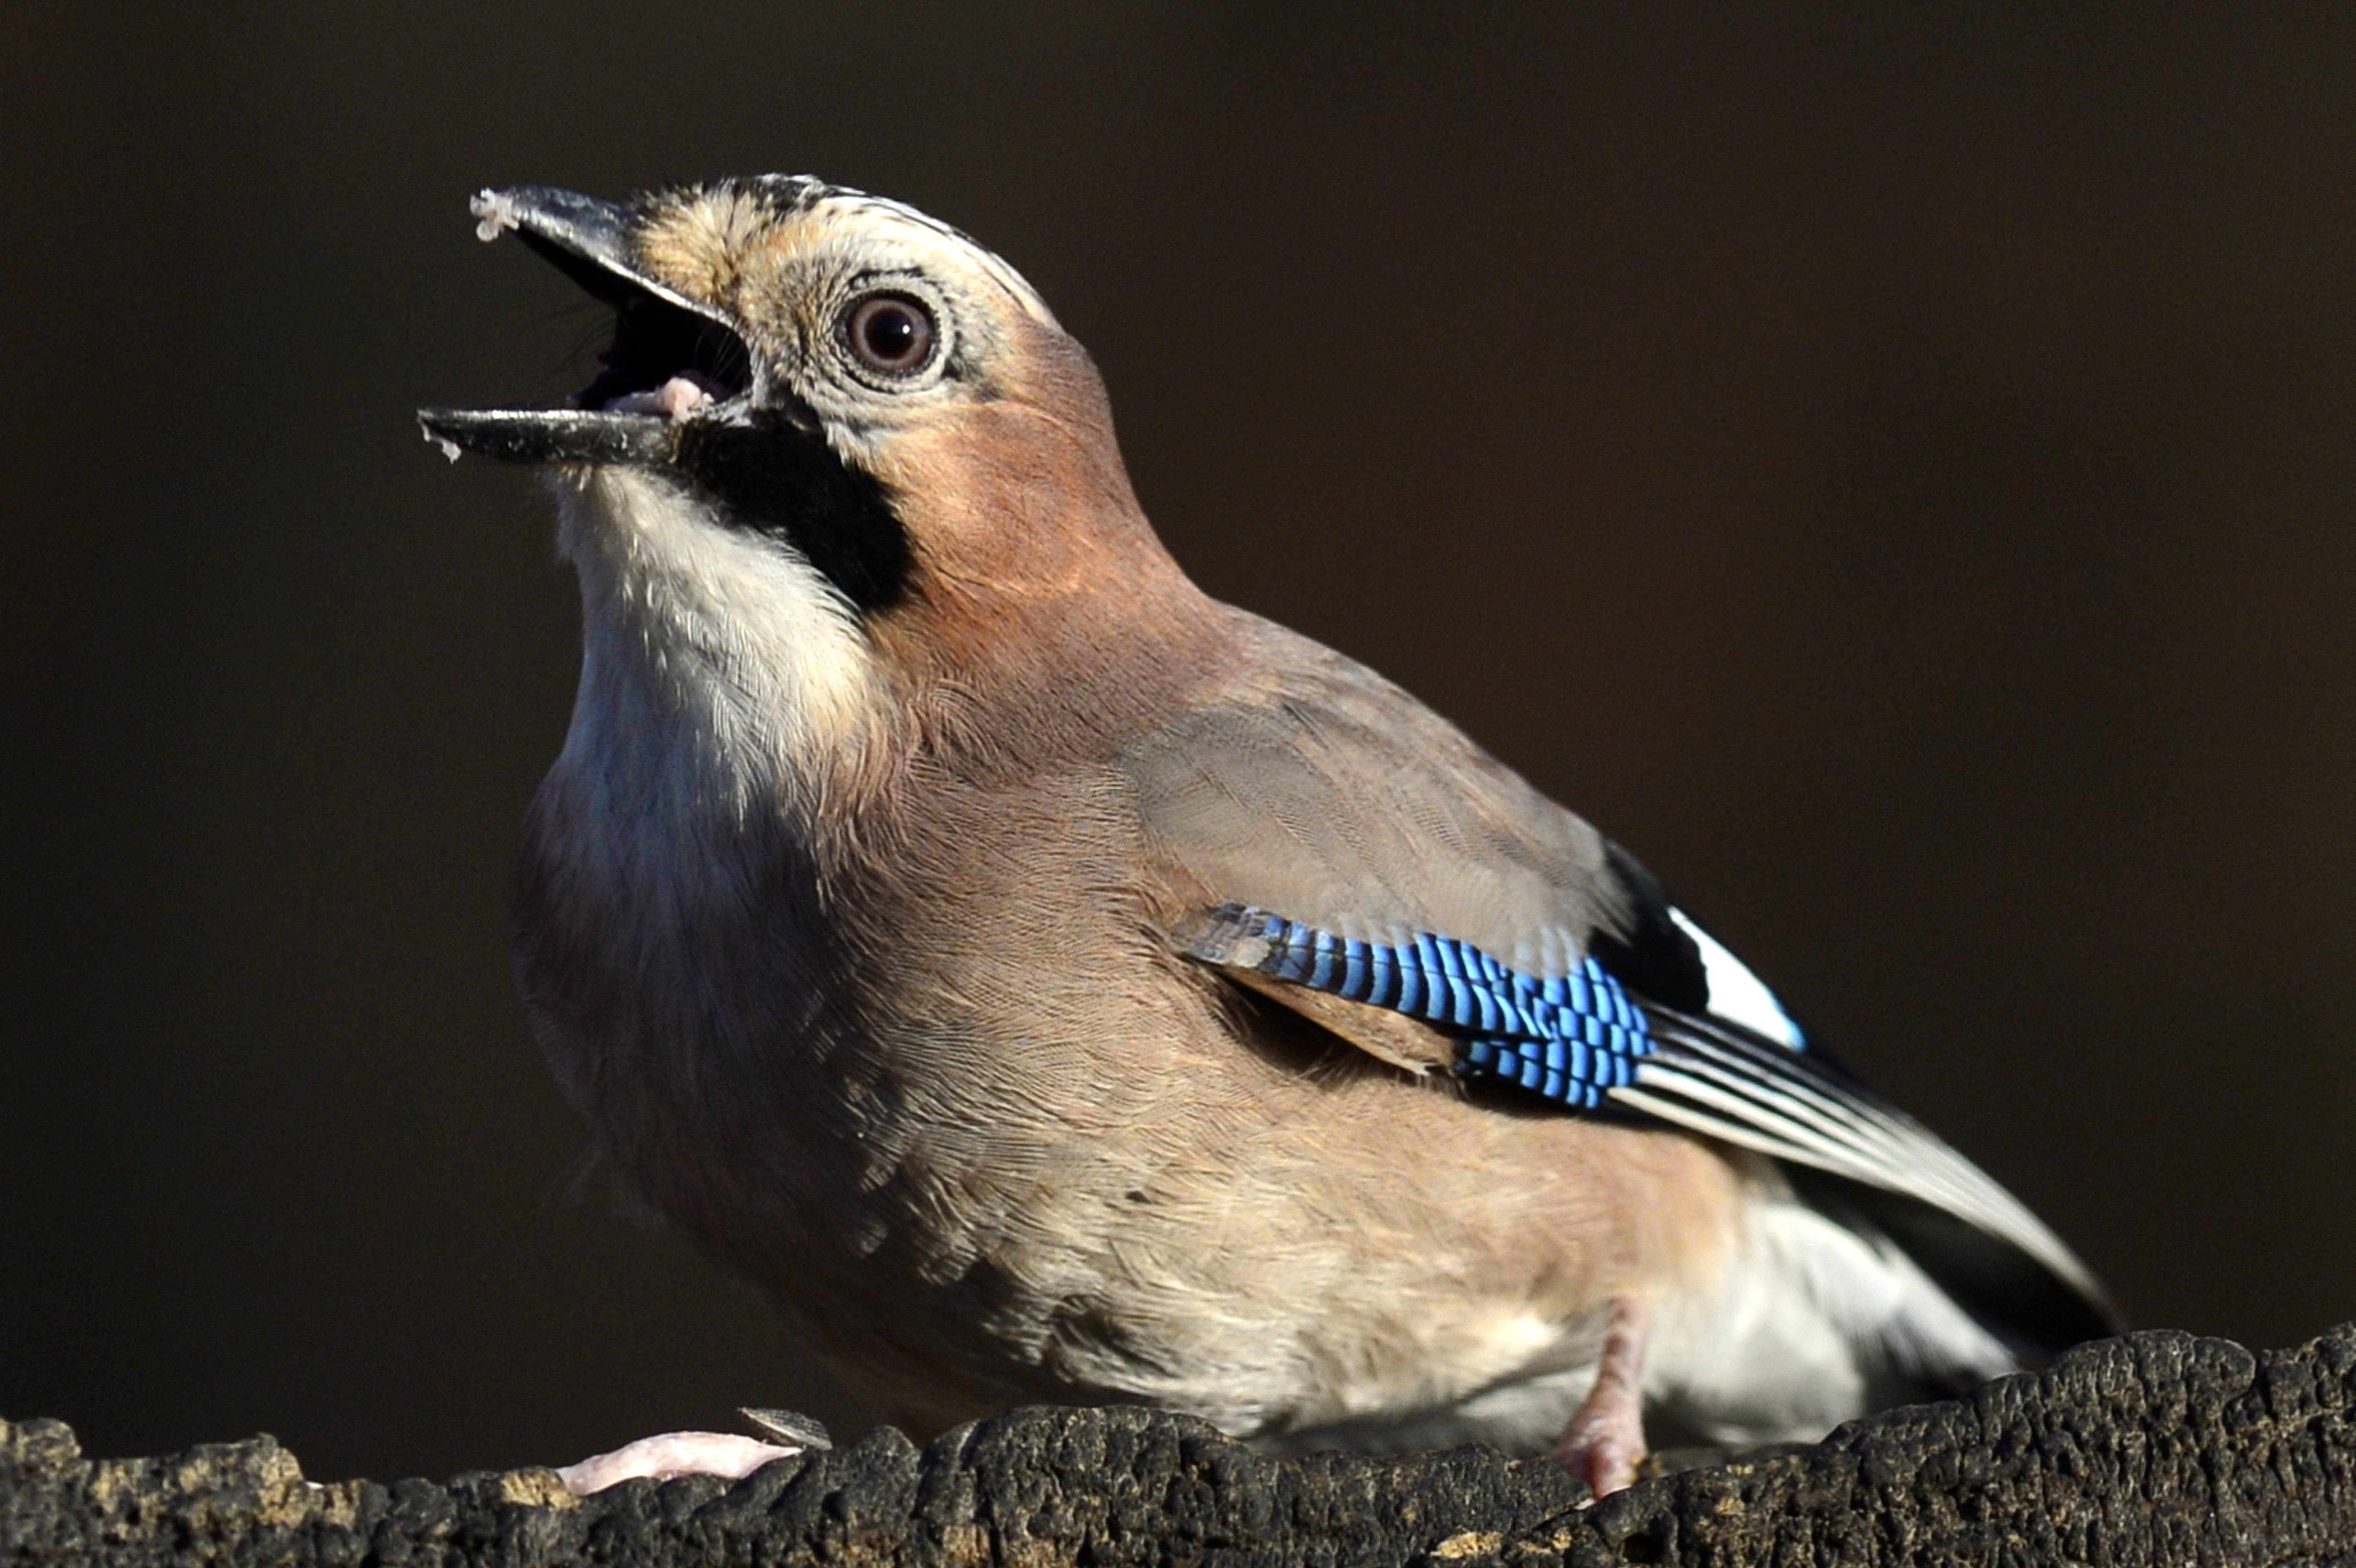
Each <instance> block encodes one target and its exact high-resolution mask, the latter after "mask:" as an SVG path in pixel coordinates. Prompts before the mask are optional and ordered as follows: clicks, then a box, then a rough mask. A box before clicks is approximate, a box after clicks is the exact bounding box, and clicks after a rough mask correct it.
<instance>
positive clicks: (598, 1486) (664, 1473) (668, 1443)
mask: <svg viewBox="0 0 2356 1568" xmlns="http://www.w3.org/2000/svg"><path fill="white" fill-rule="evenodd" d="M801 1451H802V1450H801V1448H800V1446H798V1445H796V1446H793V1447H785V1446H781V1445H777V1444H775V1443H761V1442H756V1441H755V1440H754V1439H753V1438H750V1437H737V1436H733V1435H730V1434H728V1433H725V1432H666V1433H664V1434H663V1435H661V1436H659V1437H641V1438H639V1439H638V1440H637V1442H636V1443H628V1444H625V1445H622V1446H621V1447H619V1448H616V1449H615V1450H614V1451H613V1452H612V1453H611V1454H594V1455H592V1456H589V1457H588V1458H586V1459H584V1460H582V1461H581V1463H579V1464H577V1465H567V1466H565V1467H563V1468H562V1469H560V1470H558V1471H557V1472H556V1475H557V1478H558V1479H559V1480H561V1481H562V1482H563V1483H564V1489H565V1490H566V1491H568V1492H571V1493H572V1494H573V1496H574V1497H576V1498H585V1497H587V1496H588V1495H589V1494H590V1493H591V1492H602V1491H604V1490H605V1488H607V1487H610V1486H614V1485H616V1483H618V1482H622V1481H631V1480H636V1479H637V1478H638V1477H641V1476H652V1477H655V1478H656V1479H657V1480H662V1481H668V1480H669V1479H671V1478H672V1477H676V1476H725V1477H728V1478H729V1479H730V1480H732V1481H733V1480H737V1479H741V1478H742V1477H745V1476H749V1475H751V1474H752V1473H753V1472H754V1471H755V1470H757V1469H759V1468H760V1467H762V1466H764V1465H766V1464H767V1463H769V1462H770V1461H771V1460H772V1459H790V1458H792V1457H793V1456H795V1455H797V1454H798V1453H800V1452H801Z"/></svg>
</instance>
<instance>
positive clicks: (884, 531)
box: [676, 412, 913, 614]
mask: <svg viewBox="0 0 2356 1568" xmlns="http://www.w3.org/2000/svg"><path fill="white" fill-rule="evenodd" d="M676 462H677V464H678V465H679V467H680V469H681V470H682V471H684V472H685V473H686V474H687V475H688V476H689V477H690V478H691V479H692V480H693V481H694V483H695V484H696V485H698V486H699V487H700V488H701V489H702V490H703V491H704V492H705V493H706V494H708V495H709V496H712V499H714V500H715V501H717V502H718V503H719V504H720V506H721V508H722V511H723V518H724V520H725V521H726V522H727V523H728V525H729V526H730V527H732V528H745V529H748V530H751V531H753V532H755V533H762V534H766V535H768V536H770V537H771V538H773V539H780V540H783V541H784V542H785V543H787V544H788V545H790V546H792V547H793V548H794V549H795V550H797V551H798V552H799V553H800V554H801V556H802V557H803V559H805V560H808V561H809V563H810V565H811V566H812V567H813V568H815V569H816V570H817V571H819V573H820V574H821V575H823V576H824V577H825V578H826V580H827V581H830V582H831V583H833V584H834V586H835V587H836V588H837V589H838V590H839V591H841V593H842V596H843V597H844V598H846V599H848V600H850V601H851V604H852V605H853V606H854V607H855V608H856V609H858V611H859V612H860V613H862V614H873V613H876V612H878V611H883V610H888V609H890V608H891V607H892V606H893V605H894V604H897V603H900V602H901V601H902V600H903V599H905V598H906V597H907V594H908V582H909V572H910V569H911V566H912V564H913V563H912V560H911V557H910V553H909V549H908V529H907V527H906V525H905V524H904V523H902V522H901V520H900V516H899V514H898V513H897V512H895V511H894V510H893V508H892V501H891V497H890V496H889V494H888V493H887V492H886V491H885V489H884V487H883V484H882V483H881V482H880V481H878V480H877V479H876V478H875V476H874V475H871V474H867V473H863V472H862V471H861V470H859V469H856V468H852V467H851V466H850V465H849V464H845V463H844V462H843V461H842V459H841V458H840V457H838V456H836V455H835V453H834V452H833V451H832V449H830V447H829V446H828V445H827V444H826V443H825V442H824V441H823V440H821V439H820V438H819V437H818V436H816V435H813V434H809V433H807V432H803V431H801V430H798V429H797V428H796V427H795V426H794V425H793V424H792V423H790V422H789V421H787V420H786V419H785V418H784V417H783V416H781V415H778V414H775V413H766V412H764V413H760V414H756V415H755V416H754V419H753V421H751V422H750V423H746V424H723V423H720V422H716V421H714V422H709V423H707V422H705V421H700V420H690V421H685V422H684V423H682V424H681V425H680V432H679V452H678V456H677V458H676Z"/></svg>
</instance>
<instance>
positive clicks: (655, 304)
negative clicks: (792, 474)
mask: <svg viewBox="0 0 2356 1568" xmlns="http://www.w3.org/2000/svg"><path fill="white" fill-rule="evenodd" d="M469 206H470V207H471V208H472V210H473V212H474V214H475V217H476V219H477V229H476V233H477V235H479V236H480V237H481V238H482V239H485V240H496V239H498V237H499V236H500V235H501V234H504V233H507V232H509V230H513V231H514V233H515V234H516V236H517V237H518V238H519V239H520V240H522V241H523V242H524V243H525V244H526V245H528V246H530V248H531V249H532V250H534V251H538V252H539V253H540V254H541V255H542V256H544V257H546V258H547V259H548V260H549V261H552V262H554V263H555V264H556V266H557V267H558V269H559V270H561V271H562V272H563V273H564V274H565V275H566V276H567V277H569V278H571V279H572V280H573V282H574V283H578V284H580V285H581V286H582V288H584V290H586V291H587V292H588V293H590V294H591V295H593V296H594V297H595V298H597V299H599V300H601V301H603V302H605V304H610V305H612V306H613V307H614V310H615V327H614V341H613V344H612V346H611V347H608V348H607V349H606V350H605V353H604V354H603V355H602V356H601V358H602V359H603V361H604V363H605V369H604V370H603V371H602V372H601V373H600V374H599V375H598V377H597V378H596V379H595V380H594V381H592V382H591V383H590V384H589V385H588V386H587V387H585V388H584V389H582V390H581V391H580V392H578V393H576V394H575V395H574V396H573V403H572V406H571V407H569V408H557V409H420V410H419V411H418V412H417V421H418V423H419V424H420V425H422V426H423V427H424V431H425V436H426V439H427V440H429V441H432V442H434V443H437V444H438V445H439V446H440V447H441V448H442V450H443V451H444V452H445V453H448V454H449V456H450V457H451V459H452V460H453V461H455V460H456V458H457V456H458V454H459V453H462V452H474V453H481V454H482V455H483V456H486V457H496V458H500V459H503V460H506V461H508V462H513V463H628V464H661V463H668V462H669V461H670V460H671V458H672V456H673V454H674V453H675V452H676V451H677V449H678V441H679V432H680V427H681V426H682V425H684V424H686V423H687V422H689V421H732V422H733V421H736V420H738V419H741V418H742V417H743V415H744V411H746V409H747V408H748V407H749V406H750V402H751V399H752V395H753V393H754V392H755V390H756V383H757V381H758V379H759V370H758V367H757V366H756V364H755V359H754V357H753V355H752V353H751V351H750V349H749V348H748V347H747V346H746V344H745V341H744V336H743V335H742V334H741V333H740V332H739V331H738V329H737V326H736V324H735V323H734V321H733V320H731V319H730V318H729V317H728V316H727V315H724V314H723V313H722V312H720V311H718V310H715V309H713V308H712V306H710V305H706V304H701V303H700V302H698V301H696V300H692V299H690V298H688V297H687V296H686V295H684V294H681V293H678V292H677V291H675V290H673V289H670V288H669V287H667V286H665V285H664V284H663V283H659V282H658V281H657V280H655V279H653V278H651V277H648V275H647V274H646V273H645V272H642V271H640V270H639V268H638V267H637V265H636V264H635V261H634V258H633V247H632V243H631V230H632V215H631V212H630V209H629V208H625V207H619V206H616V205H615V204H614V203H612V202H608V201H599V200H597V199H596V198H595V197H587V196H576V195H574V194H573V192H571V191H568V190H556V189H553V188H552V187H547V186H509V187H504V188H501V189H497V190H486V191H483V192H480V193H479V194H477V196H476V197H475V198H474V200H473V201H472V202H471V203H470V204H469Z"/></svg>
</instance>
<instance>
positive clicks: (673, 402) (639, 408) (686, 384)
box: [603, 370, 728, 420]
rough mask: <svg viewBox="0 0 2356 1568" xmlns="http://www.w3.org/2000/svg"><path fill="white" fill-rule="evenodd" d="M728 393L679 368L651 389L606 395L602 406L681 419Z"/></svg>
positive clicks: (608, 409)
mask: <svg viewBox="0 0 2356 1568" xmlns="http://www.w3.org/2000/svg"><path fill="white" fill-rule="evenodd" d="M727 396H728V389H727V388H725V387H723V386H722V385H720V383H718V382H717V381H714V380H712V379H711V378H710V377H708V376H699V375H697V374H696V373H695V372H694V371H692V370H682V371H680V373H679V374H678V375H676V376H673V377H672V378H671V379H669V380H668V381H665V382H664V383H663V384H662V385H661V386H659V387H657V388H655V389H653V390H651V391H646V392H625V393H623V394H622V395H621V396H620V397H618V398H608V399H606V400H605V403H604V405H603V407H604V408H605V411H606V412H607V413H611V414H660V415H662V416H663V417H664V418H665V419H674V420H681V419H685V418H686V417H687V416H688V415H690V414H691V413H693V412H694V411H696V410H698V409H700V408H702V407H703V406H704V405H706V404H708V403H714V402H718V401H720V400H722V399H723V398H725V397H727Z"/></svg>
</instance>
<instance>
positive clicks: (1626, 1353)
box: [1554, 1297, 1653, 1498]
mask: <svg viewBox="0 0 2356 1568" xmlns="http://www.w3.org/2000/svg"><path fill="white" fill-rule="evenodd" d="M1652 1319H1653V1308H1652V1306H1651V1304H1650V1303H1648V1302H1643V1301H1635V1300H1631V1299H1628V1298H1626V1297H1622V1298H1621V1299H1620V1300H1617V1301H1614V1302H1613V1303H1612V1317H1611V1320H1610V1321H1609V1322H1607V1323H1606V1324H1605V1325H1604V1328H1603V1353H1602V1354H1601V1356H1600V1357H1598V1358H1597V1359H1596V1362H1595V1386H1594V1387H1593V1388H1591V1389H1590V1390H1589V1391H1588V1393H1587V1398H1586V1400H1585V1401H1584V1402H1583V1403H1581V1404H1580V1407H1579V1409H1578V1410H1577V1411H1575V1412H1573V1413H1572V1414H1571V1418H1570V1424H1569V1425H1568V1426H1566V1427H1564V1428H1563V1429H1562V1436H1561V1437H1559V1438H1558V1439H1557V1440H1556V1443H1555V1449H1554V1452H1555V1457H1556V1458H1558V1459H1559V1460H1561V1461H1562V1463H1563V1467H1564V1468H1566V1469H1568V1470H1569V1471H1570V1473H1571V1474H1572V1475H1574V1476H1578V1477H1581V1478H1582V1479H1584V1480H1585V1481H1586V1482H1587V1485H1588V1487H1589V1488H1590V1490H1592V1491H1593V1492H1594V1493H1595V1495H1596V1496H1597V1497H1599V1498H1602V1497H1609V1496H1610V1495H1611V1494H1612V1493H1613V1492H1616V1491H1619V1490H1621V1489H1622V1488H1625V1487H1628V1486H1630V1485H1632V1484H1633V1483H1634V1481H1635V1479H1636V1466H1637V1463H1638V1461H1640V1460H1642V1459H1643V1458H1644V1331H1645V1329H1646V1328H1648V1327H1649V1326H1650V1325H1651V1323H1652Z"/></svg>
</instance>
